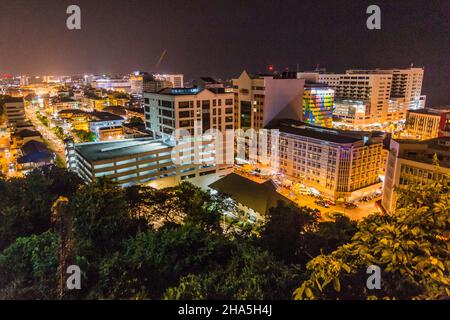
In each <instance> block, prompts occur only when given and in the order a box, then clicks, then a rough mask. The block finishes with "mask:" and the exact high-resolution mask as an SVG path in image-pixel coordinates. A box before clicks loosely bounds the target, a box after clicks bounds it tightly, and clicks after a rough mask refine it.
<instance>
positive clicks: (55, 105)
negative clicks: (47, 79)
mask: <svg viewBox="0 0 450 320" xmlns="http://www.w3.org/2000/svg"><path fill="white" fill-rule="evenodd" d="M49 107H50V110H49V111H50V112H52V113H54V114H56V113H58V112H59V111H61V110H65V109H78V101H77V100H74V99H71V98H68V97H55V98H53V99H51V101H50V104H49Z"/></svg>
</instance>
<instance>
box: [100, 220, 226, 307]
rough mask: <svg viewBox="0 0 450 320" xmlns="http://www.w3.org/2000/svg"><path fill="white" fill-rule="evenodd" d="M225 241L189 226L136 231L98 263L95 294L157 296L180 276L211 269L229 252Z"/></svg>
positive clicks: (221, 237) (121, 296)
mask: <svg viewBox="0 0 450 320" xmlns="http://www.w3.org/2000/svg"><path fill="white" fill-rule="evenodd" d="M230 250H231V247H230V243H229V241H228V240H227V239H226V238H224V237H223V236H222V235H212V234H209V233H206V232H205V231H204V230H201V229H199V228H196V227H192V226H183V227H175V228H173V227H163V228H161V229H159V230H147V231H146V232H140V233H138V234H137V235H136V237H134V238H130V239H129V240H128V241H126V243H125V245H124V248H123V250H121V251H118V252H116V253H114V254H112V255H111V256H110V257H108V258H107V259H105V260H104V261H103V262H102V264H101V267H100V276H99V285H98V290H99V292H98V293H96V295H97V296H99V295H100V296H101V297H104V298H108V299H160V298H161V296H162V294H163V293H164V292H165V290H166V289H167V288H168V287H169V286H175V285H177V283H178V282H179V279H180V278H181V277H182V276H187V275H188V274H190V273H201V272H203V271H204V270H215V269H217V268H218V267H219V266H220V265H222V264H224V263H225V261H226V260H227V259H228V257H229V256H230V254H231V252H230Z"/></svg>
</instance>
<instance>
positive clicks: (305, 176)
mask: <svg viewBox="0 0 450 320" xmlns="http://www.w3.org/2000/svg"><path fill="white" fill-rule="evenodd" d="M266 129H274V130H279V135H280V141H279V171H280V173H283V174H284V175H286V177H287V178H289V179H291V180H292V181H295V182H298V183H302V184H304V185H305V186H307V187H310V188H314V189H316V190H317V191H319V192H320V193H321V194H323V195H324V196H327V197H330V198H333V199H335V200H339V199H341V200H345V201H353V200H356V199H359V198H361V197H364V196H367V195H372V194H374V193H375V192H377V190H379V189H380V188H381V180H380V178H379V172H380V167H381V166H384V163H382V161H383V159H382V148H383V139H384V134H383V133H381V132H363V131H341V130H336V129H328V128H322V127H317V126H311V125H308V124H306V123H303V122H299V121H293V120H273V121H272V122H271V123H270V124H269V125H268V126H267V127H266Z"/></svg>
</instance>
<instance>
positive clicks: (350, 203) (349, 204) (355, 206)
mask: <svg viewBox="0 0 450 320" xmlns="http://www.w3.org/2000/svg"><path fill="white" fill-rule="evenodd" d="M344 207H345V208H347V209H355V208H358V206H357V205H356V204H354V203H352V202H346V203H345V204H344Z"/></svg>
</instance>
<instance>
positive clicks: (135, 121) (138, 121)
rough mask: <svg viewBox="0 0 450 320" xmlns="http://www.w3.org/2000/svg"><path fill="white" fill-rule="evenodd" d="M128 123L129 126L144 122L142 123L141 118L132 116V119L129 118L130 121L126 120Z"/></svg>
mask: <svg viewBox="0 0 450 320" xmlns="http://www.w3.org/2000/svg"><path fill="white" fill-rule="evenodd" d="M128 123H131V124H144V121H142V119H141V118H139V117H136V116H134V117H131V118H130V119H128Z"/></svg>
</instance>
